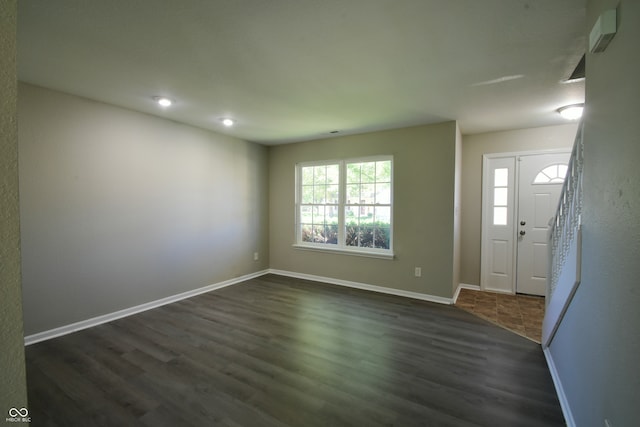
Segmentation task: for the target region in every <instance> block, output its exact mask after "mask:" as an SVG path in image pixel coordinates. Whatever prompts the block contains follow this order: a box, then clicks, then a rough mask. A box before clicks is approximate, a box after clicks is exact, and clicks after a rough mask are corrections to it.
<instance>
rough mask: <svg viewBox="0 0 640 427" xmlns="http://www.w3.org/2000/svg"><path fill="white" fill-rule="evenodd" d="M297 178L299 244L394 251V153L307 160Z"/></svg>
mask: <svg viewBox="0 0 640 427" xmlns="http://www.w3.org/2000/svg"><path fill="white" fill-rule="evenodd" d="M296 178H297V179H296V183H297V184H296V233H297V239H296V240H297V245H298V246H301V247H306V248H315V249H327V250H338V251H345V252H354V253H359V254H372V255H376V254H377V255H382V256H391V255H392V228H393V227H392V211H393V209H392V208H393V204H392V203H393V202H392V201H393V197H392V193H393V159H392V158H391V157H390V156H385V157H375V158H364V159H350V160H337V161H327V162H314V163H301V164H298V165H297V167H296Z"/></svg>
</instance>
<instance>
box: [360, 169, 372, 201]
mask: <svg viewBox="0 0 640 427" xmlns="http://www.w3.org/2000/svg"><path fill="white" fill-rule="evenodd" d="M362 176H364V174H362ZM375 195H376V186H375V184H362V189H361V191H360V203H366V204H368V205H372V204H373V203H375Z"/></svg>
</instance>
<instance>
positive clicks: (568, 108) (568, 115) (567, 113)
mask: <svg viewBox="0 0 640 427" xmlns="http://www.w3.org/2000/svg"><path fill="white" fill-rule="evenodd" d="M582 110H584V104H572V105H565V106H564V107H561V108H558V113H560V115H561V116H562V117H563V118H564V119H567V120H576V119H579V118H580V117H582Z"/></svg>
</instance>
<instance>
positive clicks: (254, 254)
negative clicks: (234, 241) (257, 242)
mask: <svg viewBox="0 0 640 427" xmlns="http://www.w3.org/2000/svg"><path fill="white" fill-rule="evenodd" d="M259 259H260V254H259V253H258V252H254V253H253V260H254V261H258V260H259Z"/></svg>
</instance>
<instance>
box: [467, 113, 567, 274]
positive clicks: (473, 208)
mask: <svg viewBox="0 0 640 427" xmlns="http://www.w3.org/2000/svg"><path fill="white" fill-rule="evenodd" d="M577 129H578V125H577V124H567V125H559V126H548V127H539V128H531V129H519V130H511V131H503V132H488V133H481V134H475V135H464V136H463V143H462V225H461V227H462V254H461V257H462V262H461V271H460V281H461V282H462V283H466V284H470V285H480V243H481V242H480V238H481V236H480V234H481V229H482V156H483V155H485V154H491V153H509V152H517V151H532V150H547V149H555V148H568V149H569V150H570V149H571V147H572V146H573V141H574V139H575V136H576V130H577Z"/></svg>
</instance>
